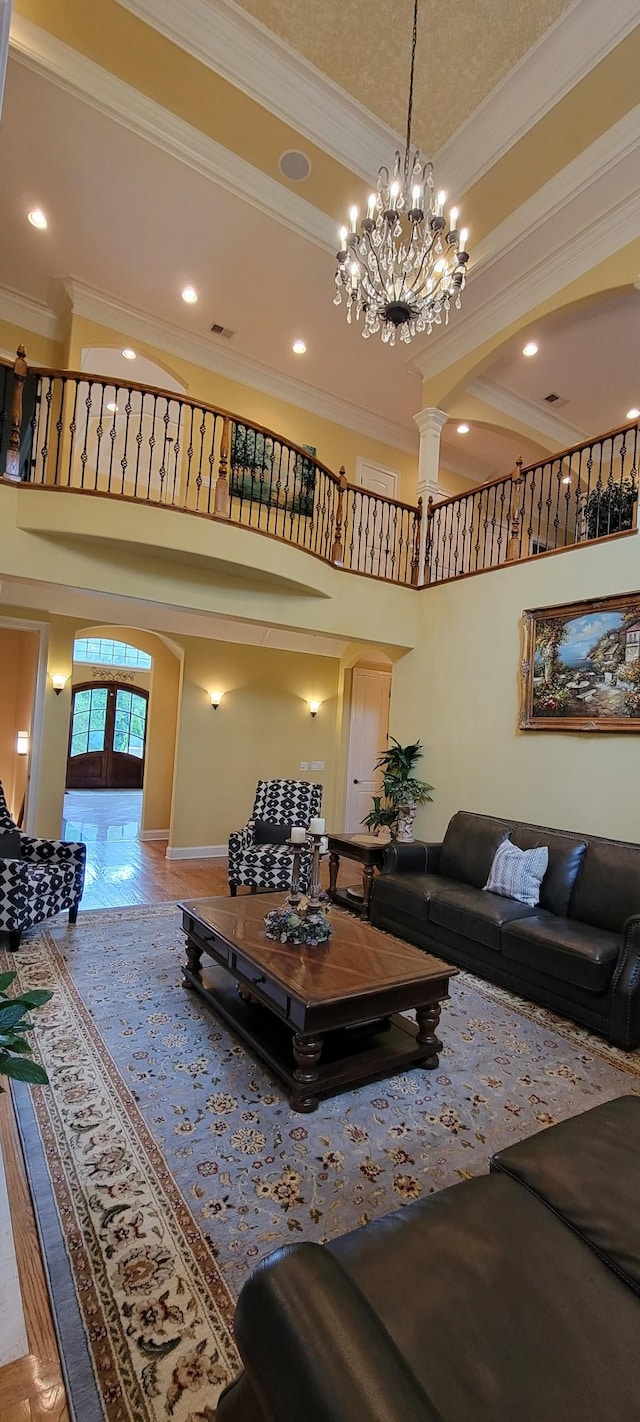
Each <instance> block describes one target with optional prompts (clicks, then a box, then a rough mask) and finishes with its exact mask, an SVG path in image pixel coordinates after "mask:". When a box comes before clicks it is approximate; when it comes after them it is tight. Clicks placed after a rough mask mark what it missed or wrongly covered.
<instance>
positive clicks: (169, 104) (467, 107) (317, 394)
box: [0, 0, 640, 481]
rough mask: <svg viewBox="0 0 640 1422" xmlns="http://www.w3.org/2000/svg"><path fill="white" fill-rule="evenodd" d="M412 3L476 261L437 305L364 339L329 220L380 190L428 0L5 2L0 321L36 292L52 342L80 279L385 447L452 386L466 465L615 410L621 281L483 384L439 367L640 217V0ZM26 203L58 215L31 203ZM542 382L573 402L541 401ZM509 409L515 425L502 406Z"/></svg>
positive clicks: (273, 390) (499, 363)
mask: <svg viewBox="0 0 640 1422" xmlns="http://www.w3.org/2000/svg"><path fill="white" fill-rule="evenodd" d="M419 13H420V28H419V39H418V54H417V70H416V92H415V125H416V128H415V136H416V138H417V139H418V140H419V142H420V143H421V145H422V146H423V148H424V149H425V150H427V151H429V152H431V153H435V152H436V150H438V149H442V147H443V145H444V150H445V151H444V154H441V155H440V159H439V164H438V167H439V169H441V170H442V181H443V183H444V184H445V186H447V185H449V186H450V189H451V192H452V193H455V195H456V197H460V198H461V206H462V210H463V212H464V220H465V222H466V221H467V214H468V213H469V214H470V216H469V219H468V220H469V224H470V227H471V243H470V248H471V261H470V265H469V282H468V286H467V290H466V291H465V294H464V301H463V305H462V310H461V311H460V312H457V311H456V312H453V313H452V320H451V323H450V326H449V327H448V328H447V329H446V330H445V329H444V326H441V327H439V328H437V329H436V330H435V331H434V332H433V333H432V334H431V335H430V336H429V337H427V336H426V335H425V336H424V337H422V338H421V339H419V340H416V341H414V342H413V343H412V345H411V346H410V347H409V348H405V347H400V346H398V347H396V348H395V349H390V348H389V347H387V346H383V345H382V344H381V343H380V342H379V340H376V339H373V340H370V341H367V342H366V343H365V342H363V341H362V338H361V335H360V330H359V327H358V326H356V325H353V326H351V327H349V326H348V325H347V323H346V321H345V316H344V307H343V308H336V307H335V306H334V305H333V300H332V298H333V291H334V287H333V278H334V269H335V246H334V243H335V233H336V227H337V225H338V223H339V221H341V220H342V219H343V217H344V215H345V213H346V212H347V210H348V206H349V203H350V202H351V200H352V199H353V200H355V201H356V202H362V198H363V195H364V196H365V197H366V193H367V191H368V186H367V187H365V186H364V183H365V182H366V183H367V185H368V184H369V183H370V181H371V177H369V176H366V177H365V174H366V175H369V174H371V176H373V174H374V173H375V169H376V166H377V160H378V156H379V154H380V144H381V143H382V144H383V145H384V143H385V142H387V140H388V139H389V128H391V129H393V130H396V131H400V132H402V131H403V130H404V124H405V104H406V95H407V76H408V61H409V50H410V40H411V19H412V0H394V3H393V4H391V5H388V4H387V5H386V6H382V5H381V4H380V0H323V3H322V4H317V5H310V4H309V3H308V0H243V3H240V4H238V3H235V0H181V4H180V5H178V6H176V5H174V4H173V3H172V0H91V6H87V3H86V0H56V5H55V6H52V5H51V4H50V0H14V16H13V24H12V51H11V57H10V62H9V66H8V73H7V85H6V94H5V101H4V108H3V112H2V125H1V127H0V171H2V175H3V193H4V202H3V218H2V224H0V283H2V284H3V285H4V286H5V287H6V288H9V292H8V293H6V294H5V306H4V309H3V304H2V300H3V298H2V292H1V290H0V319H2V317H3V315H6V319H10V320H12V321H14V322H15V321H17V320H19V319H21V318H20V317H17V316H16V315H15V314H13V315H11V314H7V313H11V312H13V313H15V312H16V310H18V311H20V310H21V309H22V310H26V314H27V316H28V314H29V313H28V302H29V301H31V302H38V303H41V304H44V305H43V306H42V311H43V312H44V316H43V325H44V326H46V325H47V320H46V318H50V319H49V326H48V327H47V329H48V330H49V329H51V330H52V329H53V328H54V327H55V330H56V332H57V334H56V336H55V337H52V339H55V340H57V341H62V340H63V339H64V336H65V334H66V333H65V331H64V330H63V329H62V322H61V320H58V324H57V325H56V314H55V312H54V310H49V311H47V310H46V304H49V306H54V305H55V303H56V295H55V293H56V288H57V289H58V293H59V291H60V287H61V284H62V283H66V289H67V291H69V290H72V291H73V292H74V293H76V295H75V296H73V297H72V299H73V300H76V297H77V300H78V305H77V307H76V310H77V311H78V313H79V314H80V316H84V317H86V318H88V319H90V320H93V321H95V322H97V323H99V324H102V325H103V326H105V327H108V328H109V329H111V330H117V331H122V332H123V333H124V334H125V335H126V336H127V340H128V341H130V343H131V344H132V345H135V344H136V343H137V340H138V339H139V341H140V342H141V343H144V342H145V341H146V343H147V346H148V347H151V348H152V349H156V350H159V351H163V352H165V353H167V358H168V360H169V355H170V353H171V352H173V354H174V355H178V356H181V357H183V358H184V359H185V360H186V361H187V362H191V364H192V366H199V367H201V368H202V367H204V369H205V370H206V369H209V370H213V371H215V372H217V373H218V375H221V376H224V375H228V378H229V380H230V381H236V382H238V383H239V384H240V385H242V383H244V384H245V385H248V386H251V387H252V388H253V389H256V390H259V391H262V392H264V393H265V394H267V395H269V396H272V397H275V398H276V399H278V398H280V399H281V400H283V401H284V402H286V403H287V404H288V405H289V406H294V407H297V408H298V409H300V410H302V411H305V412H308V411H315V413H316V414H318V415H320V416H321V417H322V416H324V417H325V418H326V420H327V421H333V422H334V426H346V427H347V428H351V429H353V430H356V431H358V433H359V434H365V435H366V434H369V435H370V436H371V438H372V439H376V440H377V441H379V442H380V443H381V444H382V445H383V446H386V448H384V449H383V450H381V452H380V454H379V455H378V456H372V457H379V458H380V461H381V462H384V463H386V464H389V465H390V466H392V467H395V465H394V460H395V458H396V457H397V456H396V455H395V450H397V449H399V450H402V451H404V452H405V453H406V452H407V451H408V452H409V453H410V454H412V453H414V452H415V451H416V449H417V443H418V436H417V428H416V424H415V422H414V415H415V413H416V412H417V411H418V410H419V409H420V408H421V405H422V404H427V405H430V404H438V402H439V401H442V402H444V408H445V409H446V410H447V411H448V410H449V407H448V406H447V404H446V400H445V393H446V390H447V389H448V390H449V391H450V392H451V391H453V394H452V395H451V404H452V406H453V407H454V408H455V417H456V419H457V420H468V422H469V424H470V430H469V434H468V435H467V436H465V437H464V438H460V437H459V436H458V435H457V433H456V420H455V419H454V418H453V416H452V423H451V424H450V425H449V426H447V428H446V430H445V432H444V434H443V447H444V451H445V453H446V454H447V455H448V457H449V459H450V467H451V469H452V470H454V471H455V470H456V469H457V471H458V473H459V474H460V475H461V476H462V477H465V476H466V477H468V478H469V479H471V480H474V479H475V480H476V481H477V480H479V479H482V478H486V477H488V476H490V475H491V474H495V473H500V472H503V470H504V469H505V468H509V467H511V466H512V465H513V462H514V458H515V455H516V453H517V454H522V455H523V457H524V458H525V460H526V459H527V458H535V457H537V454H538V448H537V445H536V436H537V435H538V434H539V435H540V436H541V437H543V445H542V446H541V447H544V448H546V449H548V448H550V447H555V448H558V447H561V446H562V445H563V444H567V443H569V442H570V440H571V438H572V430H575V431H577V434H578V435H579V433H580V431H582V430H584V431H585V432H589V433H594V432H595V431H596V430H598V429H602V428H604V426H605V425H607V424H617V423H618V422H619V421H620V420H623V419H624V416H625V414H626V410H627V409H628V408H630V407H631V406H632V405H635V404H637V403H640V389H639V388H638V387H639V385H640V371H638V358H637V355H636V351H637V349H638V348H639V347H638V343H637V340H635V332H636V329H637V319H638V316H637V313H638V312H639V311H640V297H638V296H637V293H633V292H632V291H631V288H629V289H628V291H627V293H626V299H628V301H629V304H628V305H626V304H625V303H624V302H623V301H622V300H620V302H618V304H616V300H613V301H612V302H611V304H610V306H608V305H607V304H606V303H604V304H602V305H601V306H600V307H598V308H595V307H594V308H593V309H590V313H586V314H585V312H584V311H580V310H574V311H568V312H567V313H565V316H564V317H563V318H562V319H560V320H558V321H557V322H555V323H553V322H551V323H548V324H547V323H545V326H544V329H543V328H540V331H538V330H537V329H536V330H535V331H534V330H533V329H532V331H531V333H530V334H531V336H537V335H540V337H541V339H540V342H539V344H540V352H539V355H538V356H537V357H536V360H535V361H530V362H527V361H526V360H523V357H522V353H521V346H522V344H523V340H522V339H521V338H520V336H516V337H514V339H513V341H512V342H510V343H509V344H507V345H506V346H503V347H502V348H501V349H499V350H498V351H497V352H496V354H495V356H494V358H493V363H491V362H489V363H488V364H487V363H486V362H485V364H484V369H483V375H482V380H481V382H480V383H481V384H482V385H483V388H482V390H479V389H475V390H472V389H471V388H470V387H471V385H473V384H474V382H473V379H472V377H471V376H470V375H467V376H466V377H465V379H466V380H467V383H468V384H469V389H468V390H467V389H466V388H465V383H464V380H460V382H459V383H458V381H459V377H458V375H457V374H456V376H455V379H454V378H452V380H451V381H450V382H449V384H448V385H447V384H446V381H445V380H444V379H443V380H442V381H441V382H440V386H438V381H439V379H440V376H441V374H442V373H443V372H445V373H446V372H448V371H449V368H451V370H452V371H453V372H457V371H458V369H459V365H460V360H461V359H462V358H465V357H467V356H469V355H470V354H471V353H472V352H474V351H480V350H481V349H482V348H483V342H485V341H486V340H487V339H490V338H492V337H495V336H496V335H499V333H500V332H501V331H503V330H504V329H506V328H507V327H509V326H510V325H511V328H512V329H515V327H516V326H517V325H518V319H517V318H518V317H522V316H524V315H526V312H527V311H530V310H533V309H535V308H536V306H538V307H539V308H542V307H543V304H544V303H546V304H547V309H551V307H552V305H553V299H554V298H555V297H556V295H557V293H558V292H560V291H561V290H562V289H563V287H564V286H567V285H568V284H569V283H570V282H571V281H573V280H574V279H576V278H579V277H581V276H582V275H583V274H584V273H585V272H587V271H588V270H589V268H590V266H591V267H595V266H596V265H597V263H600V264H603V263H604V262H606V260H607V259H608V258H609V257H610V256H611V255H612V254H616V253H617V252H618V250H619V249H622V248H623V247H624V246H625V244H627V250H630V247H631V245H632V244H633V242H634V241H635V240H636V239H639V240H640V177H639V176H638V174H639V173H640V166H639V164H638V155H639V153H640V138H639V136H638V135H639V134H640V112H639V111H640V106H638V108H634V104H635V102H636V96H637V85H635V84H634V80H635V76H636V75H637V72H638V64H639V63H640V26H639V25H638V9H637V0H611V3H610V4H609V5H607V6H604V5H603V4H602V3H601V0H571V3H569V0H536V3H534V4H529V5H525V4H523V3H522V0H458V3H457V4H456V5H454V6H448V7H447V6H442V5H441V4H439V3H438V4H436V3H435V0H420V12H419ZM225 26H226V29H225ZM229 27H231V28H229ZM234 27H235V28H234ZM225 34H227V36H229V35H231V34H232V35H233V36H234V38H235V43H234V44H228V45H227V47H226V49H225V46H224V44H223V43H222V38H223V37H224V35H225ZM262 59H263V60H264V63H263V64H261V62H260V61H261V60H262ZM312 66H315V69H314V68H313V67H312ZM324 76H326V77H324ZM327 79H328V80H329V81H330V82H329V83H327ZM285 81H286V82H285ZM354 100H355V102H354ZM461 125H463V127H462V129H461ZM452 134H455V136H454V137H453V138H452ZM287 148H295V149H302V150H303V151H304V152H306V153H308V155H309V158H310V164H311V166H310V171H309V174H308V177H307V178H306V179H305V180H304V181H299V182H295V181H294V180H293V179H290V178H287V177H286V176H285V175H284V174H283V171H282V168H281V167H280V162H281V158H282V153H283V151H284V150H285V149H287ZM382 156H384V152H383V155H382ZM452 175H453V176H452ZM437 176H439V174H438V175H437ZM34 206H40V207H43V208H44V209H45V210H46V212H47V215H48V217H49V227H48V229H47V231H46V232H37V231H35V230H34V229H33V228H30V227H29V226H28V225H27V223H26V220H25V218H26V212H27V211H28V210H29V208H31V207H34ZM616 244H617V245H616ZM638 269H640V264H639V268H636V270H635V271H634V273H633V275H632V276H631V278H629V277H628V276H627V277H626V278H625V279H626V280H631V281H632V280H633V277H634V276H635V275H636V273H637V270H638ZM186 284H192V285H194V286H195V287H196V288H197V290H198V293H199V300H198V302H197V304H196V305H193V306H186V305H185V304H184V303H183V302H182V301H181V299H180V292H181V289H182V287H183V286H185V285H186ZM604 284H605V285H606V282H604ZM81 289H83V290H84V295H82V294H81V295H77V294H78V293H81ZM87 289H88V295H87ZM12 293H13V294H15V293H18V294H21V295H23V296H24V297H26V298H27V307H26V308H25V307H24V305H23V307H22V308H21V307H20V300H19V299H16V300H13V296H12ZM94 298H95V299H94ZM550 298H551V302H550V300H549V299H550ZM81 300H82V301H84V309H81V306H80V302H81ZM636 301H637V302H638V305H636ZM90 307H91V308H92V309H88V308H90ZM98 307H100V314H96V311H97V308H98ZM136 320H138V330H141V329H143V328H144V330H143V334H141V335H139V336H138V337H137V336H136V331H135V330H134V325H135V321H136ZM127 322H128V323H129V328H128V327H127ZM213 322H218V323H219V324H220V325H222V326H224V327H227V328H230V330H231V331H232V332H233V337H232V339H231V340H230V341H228V342H227V341H225V340H224V339H222V338H218V339H217V340H216V338H215V336H212V334H211V329H210V328H211V325H212V323H213ZM145 323H146V325H145ZM25 326H26V330H27V331H28V330H29V329H31V328H30V327H29V324H28V320H27V319H26V317H25ZM34 329H39V328H38V327H35V328H34ZM145 331H146V334H145V333H144V332H145ZM42 334H44V330H43V331H42ZM297 338H302V339H303V340H304V341H305V342H306V346H307V351H306V354H305V355H304V356H303V357H302V358H299V357H296V356H295V355H294V354H293V352H292V349H291V347H292V343H293V341H294V340H295V339H297ZM634 341H635V344H634ZM171 342H173V344H172V343H171ZM472 367H473V362H472V360H467V362H466V365H465V369H466V370H467V371H471V369H472ZM423 376H424V380H425V384H424V386H423V384H422V377H423ZM185 378H187V379H188V378H189V377H185ZM475 384H476V385H477V384H478V382H477V381H476V382H475ZM236 389H237V386H236ZM552 389H553V390H556V391H557V392H558V394H559V395H560V396H561V399H566V401H567V404H566V405H556V406H555V407H554V410H553V412H552V413H550V407H549V406H548V405H547V404H545V402H544V395H545V394H547V393H549V392H550V391H551V390H552ZM443 391H444V392H445V393H442V392H443ZM240 395H242V391H240ZM467 396H468V402H469V403H468V408H466V407H465V399H466V398H467ZM474 400H475V406H474V404H473V401H474ZM492 400H494V401H495V403H494V405H493V406H492V403H491V402H492ZM478 401H482V402H483V404H484V407H485V413H484V415H481V414H480V413H479V410H478ZM228 403H231V395H230V396H229V401H228ZM487 407H488V408H487ZM558 415H559V416H560V417H561V418H560V419H558V418H557V417H558ZM505 416H506V419H505ZM511 417H512V418H513V420H515V422H516V423H517V424H518V425H519V427H520V431H521V433H520V434H519V435H514V434H510V435H505V433H504V430H502V431H501V428H500V426H501V425H502V426H504V424H505V423H506V424H507V425H508V424H509V418H511ZM305 421H306V415H305ZM554 421H555V423H554ZM265 422H266V416H265ZM339 434H340V436H341V431H339ZM306 438H307V436H306V430H305V435H304V439H305V440H306ZM309 442H310V443H315V439H314V438H313V437H312V435H309ZM410 463H411V461H410V460H407V461H406V464H407V468H408V469H409V466H410ZM410 473H411V477H413V468H412V467H411V468H410Z"/></svg>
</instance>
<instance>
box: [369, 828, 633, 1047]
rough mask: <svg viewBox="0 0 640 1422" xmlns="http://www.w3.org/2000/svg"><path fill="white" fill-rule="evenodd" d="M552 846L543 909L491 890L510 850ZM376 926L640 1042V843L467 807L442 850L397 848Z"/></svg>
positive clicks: (388, 863) (377, 894)
mask: <svg viewBox="0 0 640 1422" xmlns="http://www.w3.org/2000/svg"><path fill="white" fill-rule="evenodd" d="M507 837H509V838H510V839H511V840H512V841H513V843H514V844H517V845H518V846H519V848H520V849H531V848H533V847H535V846H536V845H543V844H544V845H548V847H549V865H548V869H547V872H546V874H545V876H544V879H543V880H542V885H541V891H540V903H539V905H538V907H537V908H529V907H528V906H527V905H526V904H522V903H519V902H517V901H516V900H515V899H507V898H503V897H501V896H500V895H499V894H492V893H486V892H484V889H483V886H484V884H486V882H487V879H488V877H489V869H490V867H491V863H492V860H493V856H494V854H495V851H496V849H497V848H498V845H499V844H501V843H502V841H503V840H504V839H505V838H507ZM371 921H372V923H374V924H376V925H377V926H378V928H384V929H386V930H387V931H388V932H389V933H394V934H396V935H397V937H399V938H404V939H407V940H408V941H409V942H410V943H415V944H417V945H418V947H420V948H425V949H428V950H429V951H430V952H432V953H436V954H438V955H439V956H440V957H442V958H446V959H448V960H449V961H451V962H453V963H457V964H459V965H460V966H461V967H464V968H468V969H469V970H470V971H471V972H473V973H477V974H478V976H479V977H481V978H489V979H490V980H491V981H492V982H496V983H500V984H501V985H502V986H504V987H507V988H512V989H513V991H514V992H518V993H521V995H522V996H523V997H527V998H532V999H533V1000H534V1001H535V1002H539V1003H542V1005H543V1006H544V1007H551V1008H554V1009H555V1011H556V1012H560V1013H563V1014H564V1015H565V1016H567V1017H572V1018H574V1019H575V1020H576V1021H577V1022H581V1023H583V1024H584V1025H585V1026H587V1027H591V1028H593V1029H594V1030H595V1031H596V1032H600V1033H602V1034H603V1036H605V1037H607V1038H608V1039H609V1041H610V1042H613V1043H614V1044H615V1046H618V1047H623V1048H625V1049H626V1050H630V1049H631V1048H633V1047H637V1046H638V1045H639V1044H640V845H639V844H625V843H623V842H622V841H620V840H613V839H600V838H597V837H596V836H594V835H578V834H569V833H565V832H564V831H563V830H551V829H545V828H544V827H543V826H541V825H529V824H524V823H521V822H519V821H517V820H501V819H494V818H492V817H490V816H488V815H475V814H471V813H469V812H468V811H459V813H458V814H457V815H454V817H453V819H452V820H451V822H450V824H449V827H448V829H447V832H446V834H445V837H444V840H443V842H442V844H420V843H416V844H407V845H403V844H398V845H389V846H388V848H387V849H386V851H385V857H384V868H383V873H382V874H381V875H380V876H379V878H378V879H376V881H375V884H374V887H373V893H372V899H371Z"/></svg>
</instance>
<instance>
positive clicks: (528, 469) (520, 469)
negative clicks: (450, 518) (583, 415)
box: [435, 420, 639, 509]
mask: <svg viewBox="0 0 640 1422" xmlns="http://www.w3.org/2000/svg"><path fill="white" fill-rule="evenodd" d="M638 428H639V422H638V420H629V421H628V422H627V424H625V425H616V427H615V429H612V430H605V433H604V434H597V435H593V437H592V438H591V439H582V440H579V441H578V443H577V444H570V445H567V447H566V449H558V450H556V452H555V454H548V455H547V457H546V459H536V460H534V462H533V464H525V465H523V464H522V461H521V460H516V468H515V469H509V470H508V471H507V473H506V474H496V476H495V478H494V479H487V480H486V481H485V482H484V483H483V484H472V485H471V488H470V489H463V490H462V492H461V493H460V494H448V495H447V497H446V499H438V501H437V503H436V505H435V507H436V508H438V509H441V508H444V507H445V506H446V505H447V504H455V503H458V501H459V500H460V499H470V498H471V497H472V496H473V495H474V494H477V493H479V492H480V490H482V489H493V488H494V487H495V485H496V484H508V483H509V482H510V481H511V480H514V479H520V478H522V479H524V477H525V475H526V474H532V473H533V471H534V470H535V469H544V467H545V465H546V464H555V462H556V460H559V461H560V463H562V462H563V461H564V460H565V459H571V457H572V456H573V455H574V454H580V453H581V451H582V450H585V449H593V448H595V447H596V445H599V444H605V443H606V441H607V440H608V439H615V438H616V436H617V435H621V434H626V433H627V432H628V431H629V430H635V429H638Z"/></svg>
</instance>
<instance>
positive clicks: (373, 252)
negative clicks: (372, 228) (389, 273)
mask: <svg viewBox="0 0 640 1422" xmlns="http://www.w3.org/2000/svg"><path fill="white" fill-rule="evenodd" d="M366 236H367V242H368V244H369V251H370V253H371V255H372V257H373V259H374V261H375V264H376V267H377V270H378V276H379V278H380V285H381V287H382V289H383V291H384V290H385V287H386V281H385V277H384V273H383V271H382V269H381V267H380V259H379V257H378V253H377V252H376V249H375V247H374V245H373V242H372V241H371V236H370V234H369V233H368V232H367V234H366Z"/></svg>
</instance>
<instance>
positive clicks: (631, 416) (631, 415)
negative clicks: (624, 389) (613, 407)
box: [627, 405, 640, 420]
mask: <svg viewBox="0 0 640 1422" xmlns="http://www.w3.org/2000/svg"><path fill="white" fill-rule="evenodd" d="M639 415H640V410H636V407H635V405H634V407H633V409H632V410H627V419H628V420H637V418H638V416H639Z"/></svg>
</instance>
